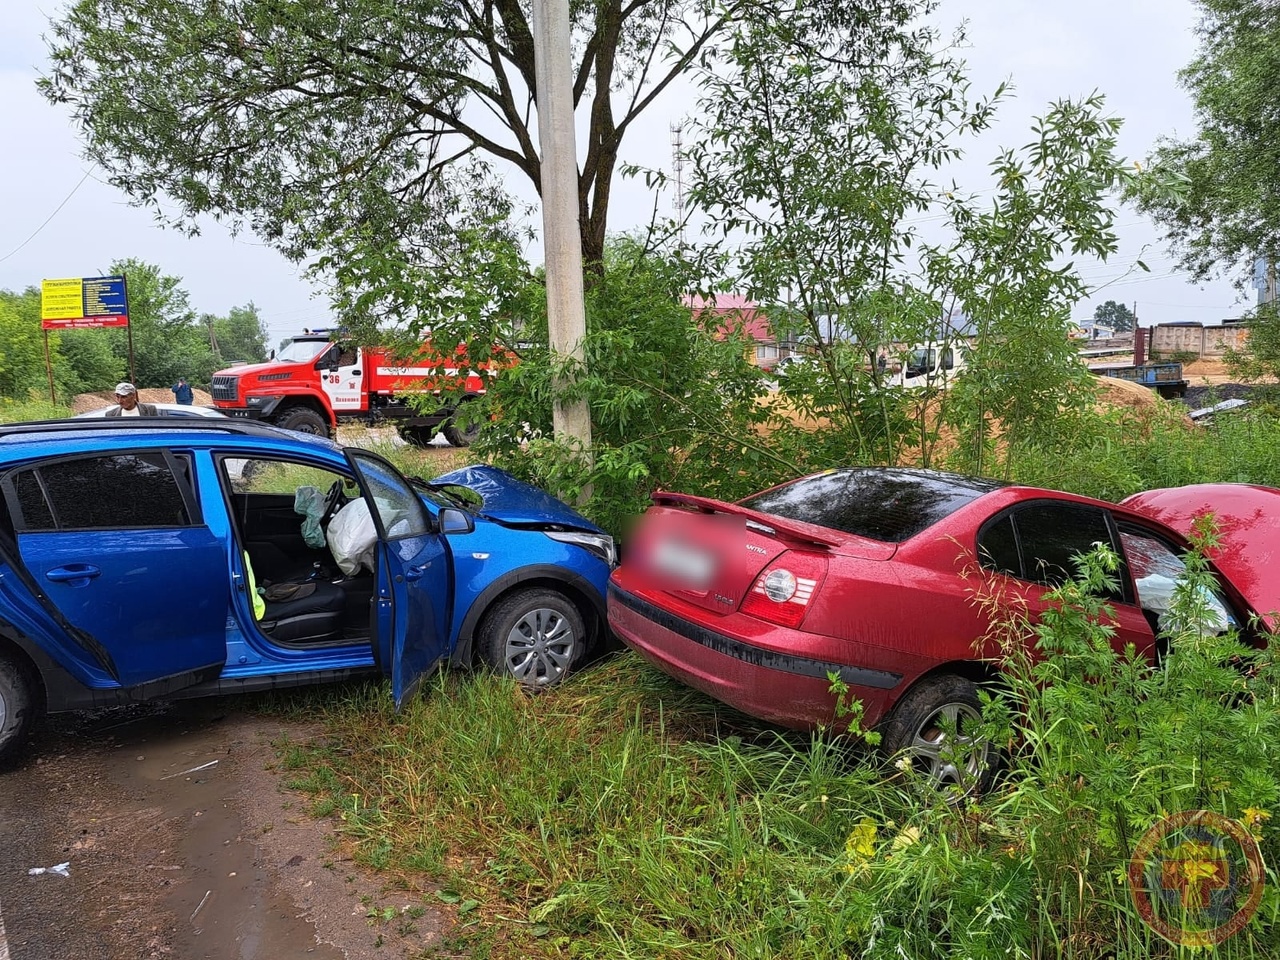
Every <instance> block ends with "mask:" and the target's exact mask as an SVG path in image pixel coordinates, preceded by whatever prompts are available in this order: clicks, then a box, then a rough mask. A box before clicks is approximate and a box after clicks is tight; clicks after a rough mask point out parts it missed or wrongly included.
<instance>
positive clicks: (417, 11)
mask: <svg viewBox="0 0 1280 960" xmlns="http://www.w3.org/2000/svg"><path fill="white" fill-rule="evenodd" d="M739 5H741V6H743V7H744V8H747V7H749V5H748V4H746V2H745V0H728V3H727V4H724V5H722V4H720V3H717V2H716V0H584V2H575V3H574V4H573V5H572V8H573V13H572V17H573V27H572V29H573V49H574V51H575V57H576V62H575V66H574V78H573V97H574V102H575V104H576V106H577V108H578V109H579V110H580V111H582V112H584V113H586V114H588V117H589V120H588V124H587V126H586V137H585V140H586V143H585V150H584V159H583V160H582V163H581V172H580V177H579V191H578V194H579V209H580V222H581V229H582V246H583V252H584V256H585V257H586V259H587V260H588V262H591V261H598V260H599V259H600V258H601V257H602V255H603V251H604V239H605V231H606V225H607V219H608V210H609V200H610V191H611V187H612V182H613V176H614V171H615V168H616V166H617V163H618V157H619V149H620V147H621V144H622V141H623V137H624V136H625V134H626V133H627V131H628V130H629V129H630V128H631V127H632V126H633V125H634V123H635V121H636V119H637V117H639V116H640V114H641V113H642V112H643V111H644V110H645V109H646V108H647V107H648V106H649V105H650V104H651V103H652V102H653V101H654V99H655V98H656V97H657V96H658V95H659V94H661V93H662V91H663V90H664V89H665V88H667V87H668V85H669V84H671V82H672V81H673V80H674V79H675V78H676V77H678V76H679V75H680V74H681V73H682V72H683V71H684V70H685V69H686V68H687V67H688V65H689V64H690V63H691V62H692V61H693V60H694V59H695V58H696V57H698V55H699V54H700V52H701V51H702V50H703V48H704V47H705V46H706V45H707V44H708V42H709V40H711V38H713V37H715V36H717V34H719V33H721V32H722V31H723V30H724V29H725V25H726V23H728V22H731V21H732V19H733V18H734V17H735V16H736V15H737V9H736V8H737V7H738V6H739ZM50 52H51V69H50V73H49V75H48V76H47V77H46V78H44V80H43V81H42V84H41V86H42V89H43V91H44V93H45V95H46V96H47V97H48V98H49V99H50V100H51V101H53V102H55V103H66V104H69V105H70V106H71V107H72V111H73V115H74V118H75V121H76V123H77V124H78V126H79V127H80V129H81V132H82V133H83V135H84V138H85V143H86V152H87V154H88V156H89V157H90V158H91V159H93V160H94V161H96V162H97V163H99V164H100V165H102V166H103V167H104V168H105V169H106V170H108V171H109V172H110V174H111V179H112V182H113V183H114V184H116V185H117V186H119V187H120V188H121V189H123V190H124V191H125V192H126V193H128V194H129V195H130V196H131V197H133V198H134V199H135V200H137V201H139V202H142V203H146V204H150V205H152V206H153V207H154V209H155V210H156V212H157V215H158V216H160V217H162V218H164V219H168V220H170V221H172V222H175V223H176V224H178V225H180V226H183V227H186V228H191V227H192V225H193V224H194V222H195V218H196V217H198V216H200V215H202V214H212V215H213V216H215V217H219V218H225V219H228V220H230V221H231V222H233V223H235V224H238V225H247V226H249V227H251V228H252V229H253V230H254V231H255V232H257V233H259V234H261V235H263V236H265V237H266V238H268V239H269V240H270V241H271V242H273V243H274V244H276V245H277V246H278V247H280V248H281V249H282V250H284V251H285V252H286V253H287V254H289V255H291V256H293V257H294V258H297V259H302V258H307V257H311V256H313V255H317V254H321V255H323V254H326V253H327V254H331V255H334V256H336V257H338V258H340V259H341V260H342V261H344V262H345V263H346V265H347V268H348V274H349V275H348V278H347V280H348V283H351V282H354V281H357V280H358V279H359V277H357V276H356V275H355V272H354V268H355V267H358V266H359V265H360V263H362V262H363V258H365V257H367V256H368V255H369V254H370V252H371V251H372V253H373V254H374V256H373V257H372V260H373V262H374V263H381V262H383V261H384V260H385V259H386V257H387V255H388V250H389V249H394V251H395V257H393V258H392V259H393V260H394V259H399V260H401V261H406V262H409V263H424V262H425V263H430V262H433V261H440V262H441V263H442V265H445V266H447V267H448V266H452V267H454V268H456V267H457V263H458V254H457V252H456V250H455V245H456V244H457V243H458V241H459V238H460V237H461V238H462V241H463V243H464V245H465V243H466V242H468V241H475V240H477V238H478V239H479V242H480V245H481V247H482V248H483V247H484V246H485V245H487V244H491V243H492V237H491V236H487V234H488V233H490V232H492V231H496V232H497V233H498V234H499V235H502V227H503V224H505V222H506V220H507V216H508V214H509V213H510V209H509V207H508V205H507V203H506V201H505V192H504V191H503V190H502V189H501V187H500V186H499V185H498V181H497V179H496V178H495V175H494V174H495V172H496V168H495V167H494V166H493V163H494V162H495V161H497V162H499V163H501V164H505V165H507V168H508V169H510V168H514V169H515V170H517V171H519V173H520V174H522V175H523V176H525V177H527V178H528V179H529V181H531V182H532V183H533V185H534V186H535V187H538V186H539V184H540V181H541V167H542V158H541V154H540V151H539V147H538V135H537V127H536V123H535V122H534V120H533V117H534V104H535V100H536V90H537V83H536V71H535V65H534V51H533V39H532V34H531V31H530V6H529V4H528V3H527V2H525V0H342V2H336V0H316V2H314V3H294V2H287V0H237V2H220V0H79V2H77V3H75V4H74V5H72V6H71V7H70V9H69V10H68V11H67V12H66V13H65V15H64V16H63V17H62V19H61V20H58V21H57V22H55V23H54V24H53V30H52V36H51V40H50ZM165 198H169V199H171V200H173V201H176V202H177V206H176V208H169V207H168V206H165V207H163V208H162V207H161V203H162V201H163V200H164V199H165ZM171 210H172V212H170V211H171ZM508 239H510V237H509V235H508ZM326 262H329V263H332V262H333V260H326ZM455 276H460V277H465V276H466V274H455Z"/></svg>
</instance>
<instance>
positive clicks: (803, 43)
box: [690, 0, 1124, 472]
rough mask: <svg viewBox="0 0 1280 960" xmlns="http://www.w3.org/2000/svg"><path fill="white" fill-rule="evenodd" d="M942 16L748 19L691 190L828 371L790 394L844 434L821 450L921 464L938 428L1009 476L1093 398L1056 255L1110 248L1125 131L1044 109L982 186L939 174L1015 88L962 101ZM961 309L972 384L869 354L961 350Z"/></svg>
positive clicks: (757, 293) (1071, 284)
mask: <svg viewBox="0 0 1280 960" xmlns="http://www.w3.org/2000/svg"><path fill="white" fill-rule="evenodd" d="M936 6H937V2H936V0H879V2H875V0H867V2H865V3H860V4H856V5H855V4H850V3H848V2H847V0H805V2H803V3H796V4H795V9H794V10H793V11H791V13H790V15H789V16H786V17H779V18H777V19H776V20H774V21H771V22H768V23H761V24H752V25H744V26H743V27H742V28H741V29H740V30H739V32H738V35H737V36H736V38H735V43H734V44H733V45H732V46H730V47H726V48H724V49H722V50H720V51H719V53H720V56H721V59H720V62H718V63H716V64H715V69H714V70H713V71H712V72H711V73H710V75H709V76H708V77H707V79H706V81H705V83H704V89H705V90H706V97H705V98H704V100H703V102H702V103H701V104H700V107H701V109H700V111H699V116H700V117H701V118H702V119H701V121H700V122H699V123H697V124H695V130H694V133H695V134H696V135H697V136H696V140H695V142H694V145H693V147H692V148H691V151H690V154H691V160H692V165H693V168H694V169H693V176H692V187H691V189H690V196H691V198H692V200H693V201H694V202H695V203H696V204H698V205H700V206H701V208H702V209H703V210H704V211H705V212H706V214H707V218H708V220H709V225H708V230H709V232H712V233H719V234H720V236H721V239H722V241H723V242H724V243H725V244H726V246H727V248H728V249H730V250H732V251H733V256H732V258H731V260H730V269H731V270H733V269H734V268H736V272H737V279H738V282H739V283H740V284H741V286H742V288H744V289H745V291H746V292H748V293H749V294H751V295H752V296H754V297H755V298H756V299H759V300H761V301H763V302H766V303H773V304H779V303H780V302H785V304H786V305H785V306H777V307H774V308H772V309H771V310H770V315H771V318H772V319H773V320H774V323H775V328H776V332H777V333H778V335H779V339H784V338H790V337H793V336H799V337H800V338H801V339H802V340H804V341H807V342H808V343H810V344H811V345H812V346H813V348H814V350H815V352H816V354H817V358H818V361H819V362H818V364H816V365H812V366H810V367H809V371H810V373H809V375H808V376H804V375H803V373H802V374H801V375H799V376H791V375H788V377H787V378H786V380H787V383H786V384H784V386H783V393H784V394H785V395H788V399H790V400H791V401H792V402H793V403H796V404H797V405H799V406H801V408H802V409H803V410H804V412H806V413H809V414H813V415H816V416H818V417H821V418H825V419H826V420H828V421H829V422H830V423H831V424H832V425H833V426H834V427H835V428H836V429H834V430H829V431H826V433H825V435H823V436H822V437H820V438H818V439H817V440H816V441H815V444H816V443H821V442H826V443H829V444H830V447H829V449H828V455H829V456H830V457H831V460H832V461H833V462H834V461H836V460H837V459H848V458H853V459H854V460H855V462H867V461H868V460H871V459H890V460H911V461H912V462H915V461H917V460H923V461H924V462H925V463H926V464H927V463H928V462H929V458H930V457H931V456H932V448H933V446H934V444H935V442H936V440H937V439H938V436H939V431H938V430H937V429H936V428H937V426H938V425H939V424H943V423H945V424H948V425H949V426H951V427H953V428H955V429H954V430H952V431H951V434H952V435H953V436H955V437H957V438H958V439H959V440H960V441H961V444H960V445H961V449H962V453H963V456H964V459H963V460H960V461H958V464H959V465H960V466H962V467H964V468H965V469H968V470H973V471H976V472H991V471H994V470H995V469H996V468H997V463H996V460H995V458H994V457H995V455H996V454H997V452H998V451H1003V452H1002V453H1000V454H999V455H1001V456H1003V457H1004V458H1005V459H1004V463H1003V464H1002V466H1003V469H1004V470H1005V471H1006V472H1007V471H1009V470H1010V469H1011V466H1012V457H1013V456H1014V455H1015V453H1016V452H1017V451H1018V450H1019V449H1021V448H1024V447H1030V446H1032V445H1036V444H1051V443H1053V442H1056V440H1057V439H1058V438H1059V437H1060V436H1061V435H1062V433H1063V431H1065V430H1066V429H1067V428H1068V427H1069V426H1070V423H1069V422H1068V421H1069V419H1070V418H1069V417H1068V416H1066V415H1064V412H1063V411H1064V410H1067V411H1070V410H1071V409H1072V408H1073V404H1072V400H1073V399H1076V398H1078V397H1079V396H1080V394H1081V392H1082V391H1083V390H1084V389H1085V386H1086V382H1087V375H1086V374H1085V373H1084V371H1083V370H1082V368H1081V367H1080V364H1079V363H1078V358H1077V356H1076V351H1075V350H1074V348H1073V347H1072V346H1071V345H1070V343H1069V342H1068V340H1067V337H1066V332H1065V331H1066V320H1067V317H1068V316H1069V314H1070V310H1071V308H1072V307H1073V306H1074V305H1075V303H1077V302H1078V301H1079V300H1080V299H1081V298H1082V297H1083V296H1084V294H1085V291H1086V287H1085V285H1084V283H1083V281H1082V280H1081V278H1080V276H1079V273H1078V271H1077V270H1076V269H1075V267H1074V266H1073V265H1072V263H1068V264H1067V265H1066V266H1063V265H1062V263H1063V261H1064V260H1074V259H1078V258H1079V257H1081V256H1095V257H1100V258H1102V259H1105V258H1106V257H1107V256H1109V255H1110V254H1111V253H1113V252H1114V251H1115V246H1116V237H1115V230H1114V211H1113V209H1112V204H1111V202H1110V196H1111V193H1112V190H1113V188H1114V187H1115V186H1116V184H1117V183H1118V182H1119V181H1121V180H1122V179H1123V178H1124V175H1123V174H1122V170H1121V167H1120V164H1119V161H1118V159H1117V158H1116V156H1115V137H1116V131H1117V130H1118V128H1119V121H1118V120H1115V119H1108V118H1106V117H1104V116H1103V112H1102V111H1103V104H1102V101H1101V98H1098V97H1091V98H1088V99H1085V100H1082V101H1079V102H1070V101H1064V102H1058V103H1054V104H1051V105H1050V107H1049V108H1048V110H1047V111H1046V112H1045V113H1044V115H1043V116H1042V117H1041V118H1039V119H1038V120H1037V121H1036V123H1035V125H1034V127H1033V136H1032V138H1031V140H1030V142H1029V143H1028V144H1027V145H1026V146H1024V147H1022V148H1020V149H1019V150H1006V151H1002V152H1001V153H1000V154H999V155H998V156H997V157H996V159H995V160H994V162H993V163H992V164H991V171H992V175H993V176H992V184H991V187H992V189H991V191H990V193H991V196H989V197H986V198H983V199H979V198H978V197H976V196H972V195H969V194H968V193H967V192H966V191H965V190H963V189H962V188H961V187H959V186H957V185H956V184H954V183H953V182H947V181H945V180H944V178H945V176H946V173H947V171H948V170H949V169H952V168H953V167H954V164H955V162H956V161H957V160H958V159H959V158H960V157H961V156H962V153H963V149H964V146H965V138H966V136H968V135H970V134H973V133H977V132H981V131H982V130H984V129H985V128H986V127H987V126H988V124H989V121H990V118H991V116H992V113H993V110H994V109H995V101H996V100H998V99H999V96H1000V95H1001V93H1002V92H1003V88H997V89H996V91H994V93H993V95H992V97H989V98H983V97H979V96H975V95H973V94H971V92H970V89H969V83H968V79H967V73H966V68H965V64H964V62H963V61H962V60H960V59H959V57H958V55H957V54H956V53H955V50H956V47H957V46H958V44H959V42H960V41H962V40H963V37H957V38H956V42H955V43H948V42H947V41H946V40H945V39H944V38H943V37H941V36H939V35H938V34H937V32H936V31H935V30H933V29H931V28H929V27H928V26H927V23H928V20H929V16H930V15H931V14H932V13H933V12H934V10H935V9H936ZM921 219H929V220H934V221H942V222H941V223H936V222H935V223H933V224H932V225H931V226H930V227H929V228H928V229H927V230H925V229H922V228H921V227H920V226H919V225H918V224H919V222H920V220H921ZM959 315H963V316H964V317H967V318H969V320H968V323H967V324H960V326H962V327H970V328H971V331H970V330H965V331H964V332H965V333H968V332H972V333H973V334H974V336H973V343H972V346H971V347H970V348H969V352H968V369H967V371H966V372H965V374H964V376H963V377H959V378H957V379H956V380H955V382H954V383H952V384H951V386H950V388H949V389H947V390H941V389H939V388H938V386H937V385H936V384H935V385H934V388H933V389H932V390H924V391H919V390H915V389H914V388H913V389H911V390H894V389H892V388H891V386H890V384H889V383H888V382H887V381H888V379H889V378H888V377H887V375H886V373H885V372H882V371H881V368H880V366H879V363H878V360H879V358H880V357H885V356H886V354H887V355H889V356H894V355H896V356H897V357H898V358H900V359H902V360H906V359H907V358H908V357H909V356H910V352H911V350H912V348H913V346H914V345H916V344H925V343H928V344H929V345H930V346H931V347H933V348H935V349H939V348H940V349H941V350H942V351H943V352H944V356H945V351H946V350H947V349H952V350H959V349H960V345H959V344H957V343H955V341H956V340H957V339H958V338H959V334H958V332H957V330H956V322H955V318H956V317H957V316H959ZM944 318H945V319H944ZM779 320H781V321H783V322H782V323H781V324H780V323H779V322H778V321H779ZM886 367H887V364H886ZM792 387H794V388H795V389H792ZM1077 406H1079V405H1077ZM908 418H909V419H910V420H914V427H913V431H914V433H915V436H916V440H915V441H911V440H909V438H908V436H907V435H906V433H905V429H904V428H905V426H906V423H907V421H908ZM997 421H998V423H997ZM997 437H999V438H1000V439H1001V440H1002V443H1001V444H999V445H997V443H996V442H995V441H996V439H997ZM912 448H914V449H912Z"/></svg>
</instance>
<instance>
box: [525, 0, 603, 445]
mask: <svg viewBox="0 0 1280 960" xmlns="http://www.w3.org/2000/svg"><path fill="white" fill-rule="evenodd" d="M533 51H534V64H535V67H536V75H537V81H538V139H539V142H540V143H541V146H542V171H541V177H540V184H541V188H542V227H543V231H542V232H543V237H542V239H543V249H544V251H545V252H544V257H545V261H546V268H547V320H548V323H549V325H550V331H549V332H550V338H551V359H552V362H554V363H561V362H563V361H564V360H565V359H572V360H574V361H576V362H578V363H581V362H582V361H583V352H582V339H583V337H584V336H586V332H587V319H586V311H585V308H584V307H583V301H582V233H581V229H580V227H579V223H578V217H579V214H578V153H577V145H576V141H575V138H574V129H573V93H572V88H571V86H570V79H571V76H572V69H573V68H572V64H571V63H570V60H569V0H533ZM563 388H564V387H563V384H557V385H556V397H555V400H554V401H553V406H552V411H551V417H552V425H553V426H554V428H555V436H556V439H557V440H570V441H576V442H577V443H579V444H581V449H582V450H583V452H584V453H587V454H588V455H589V452H590V449H591V414H590V411H589V409H588V407H587V403H586V401H585V400H575V401H572V402H567V401H565V400H563V399H562V397H563Z"/></svg>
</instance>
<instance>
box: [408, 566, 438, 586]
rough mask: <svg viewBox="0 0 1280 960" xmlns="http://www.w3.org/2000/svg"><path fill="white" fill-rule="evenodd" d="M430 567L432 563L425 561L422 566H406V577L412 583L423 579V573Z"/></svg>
mask: <svg viewBox="0 0 1280 960" xmlns="http://www.w3.org/2000/svg"><path fill="white" fill-rule="evenodd" d="M430 568H431V564H429V563H424V564H423V565H422V566H420V567H406V568H405V571H404V578H405V579H406V580H408V581H409V582H411V583H412V582H413V581H414V580H421V579H422V575H423V574H424V573H426V572H427V571H428V570H429V569H430Z"/></svg>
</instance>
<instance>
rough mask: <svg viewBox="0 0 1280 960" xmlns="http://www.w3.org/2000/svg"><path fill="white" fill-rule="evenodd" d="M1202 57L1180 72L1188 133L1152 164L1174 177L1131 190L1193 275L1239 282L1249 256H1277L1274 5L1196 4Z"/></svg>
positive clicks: (1279, 60)
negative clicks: (1165, 185)
mask: <svg viewBox="0 0 1280 960" xmlns="http://www.w3.org/2000/svg"><path fill="white" fill-rule="evenodd" d="M1198 3H1199V6H1200V8H1201V10H1202V11H1203V17H1202V19H1201V21H1200V23H1199V25H1198V27H1197V28H1196V32H1197V34H1198V35H1199V38H1200V53H1199V55H1198V56H1197V57H1196V58H1195V60H1193V61H1192V62H1191V63H1190V64H1189V65H1188V66H1187V67H1186V68H1185V69H1184V70H1182V72H1181V74H1180V79H1181V82H1182V85H1183V86H1184V87H1186V89H1187V91H1188V92H1189V93H1190V94H1191V97H1192V100H1193V101H1194V103H1195V114H1196V125H1197V127H1198V130H1197V132H1196V134H1195V135H1194V136H1193V137H1191V138H1189V139H1185V140H1175V139H1172V138H1168V139H1163V140H1161V141H1160V143H1159V145H1158V148H1157V150H1156V151H1155V155H1154V157H1153V158H1152V162H1153V163H1154V164H1155V165H1156V166H1157V167H1161V168H1164V169H1166V170H1168V171H1169V172H1170V173H1172V174H1174V175H1176V176H1177V177H1178V178H1180V179H1181V180H1182V188H1181V189H1180V190H1178V191H1176V192H1168V191H1163V192H1159V193H1141V192H1139V193H1138V195H1137V196H1138V205H1139V208H1140V209H1142V210H1143V211H1144V212H1146V213H1148V214H1150V215H1151V216H1152V217H1154V218H1155V220H1156V221H1157V222H1158V223H1159V224H1160V225H1161V226H1162V227H1163V228H1164V231H1165V234H1166V236H1167V238H1168V239H1169V241H1170V242H1171V244H1172V246H1173V248H1174V251H1175V252H1176V253H1177V254H1178V256H1179V257H1180V260H1181V264H1182V266H1183V267H1184V268H1186V269H1188V270H1190V271H1191V272H1192V274H1194V275H1195V277H1196V278H1197V279H1201V280H1203V279H1206V278H1208V277H1211V276H1215V275H1219V274H1224V273H1225V274H1228V275H1232V276H1234V278H1235V279H1236V280H1237V282H1238V283H1240V284H1243V283H1244V282H1245V281H1246V280H1247V279H1248V277H1249V272H1250V269H1251V267H1252V264H1253V263H1254V261H1255V260H1256V259H1257V258H1260V257H1261V258H1266V259H1268V260H1270V261H1271V262H1275V261H1276V260H1277V259H1278V258H1280V137H1277V136H1276V131H1277V130H1280V6H1277V5H1276V4H1275V3H1272V2H1269V0H1198Z"/></svg>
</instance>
